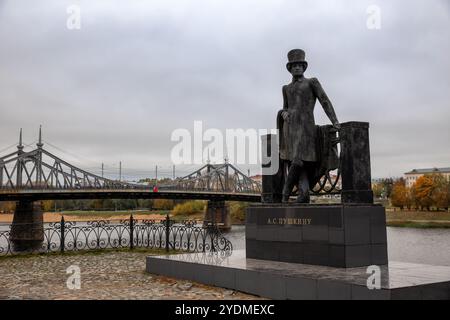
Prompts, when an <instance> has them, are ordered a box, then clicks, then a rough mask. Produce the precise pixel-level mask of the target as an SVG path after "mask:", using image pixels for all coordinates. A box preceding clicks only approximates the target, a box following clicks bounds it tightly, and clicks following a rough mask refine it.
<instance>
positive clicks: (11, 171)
mask: <svg viewBox="0 0 450 320" xmlns="http://www.w3.org/2000/svg"><path fill="white" fill-rule="evenodd" d="M43 146H44V144H43V143H42V131H41V129H39V139H38V143H37V145H36V148H35V149H34V150H31V151H25V150H24V145H23V143H22V130H21V131H20V137H19V144H18V146H17V150H16V151H15V152H12V153H10V154H7V155H5V156H0V201H18V200H22V199H30V200H47V199H102V198H143V199H145V198H168V199H204V200H236V201H251V202H259V201H260V200H261V184H260V183H259V182H257V181H254V180H252V179H251V178H249V177H248V176H246V175H245V174H243V173H242V172H241V171H239V170H238V169H237V168H236V167H235V166H233V165H232V164H229V163H225V164H214V165H213V164H206V165H204V166H203V167H201V168H200V169H198V170H196V171H195V172H193V173H191V174H189V175H187V176H185V177H183V178H180V179H177V180H175V181H174V182H173V183H171V184H167V185H160V186H158V191H157V192H154V191H153V188H152V187H153V186H149V185H142V184H133V183H128V182H124V181H119V180H112V179H107V178H104V177H101V176H98V175H95V174H92V173H90V172H87V171H85V170H83V169H80V168H78V167H76V166H73V165H71V164H70V163H68V162H66V161H64V160H63V159H61V158H59V157H58V156H56V155H54V154H52V153H51V152H49V151H47V150H45V149H44V148H43Z"/></svg>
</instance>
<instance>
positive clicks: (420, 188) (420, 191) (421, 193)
mask: <svg viewBox="0 0 450 320" xmlns="http://www.w3.org/2000/svg"><path fill="white" fill-rule="evenodd" d="M413 187H414V197H415V200H416V204H417V206H419V207H420V208H421V209H423V208H427V210H430V207H431V205H432V204H433V197H432V196H433V191H434V179H433V177H432V176H431V175H423V176H421V177H419V178H418V179H417V181H416V183H415V184H414V186H413Z"/></svg>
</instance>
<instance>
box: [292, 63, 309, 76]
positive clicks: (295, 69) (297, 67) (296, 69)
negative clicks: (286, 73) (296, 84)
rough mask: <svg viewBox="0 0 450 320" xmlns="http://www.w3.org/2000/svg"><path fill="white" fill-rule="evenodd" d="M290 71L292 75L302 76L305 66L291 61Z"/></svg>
mask: <svg viewBox="0 0 450 320" xmlns="http://www.w3.org/2000/svg"><path fill="white" fill-rule="evenodd" d="M290 72H291V74H292V75H293V76H294V77H299V76H302V75H303V72H305V66H304V65H303V63H293V64H292V65H291V70H290Z"/></svg>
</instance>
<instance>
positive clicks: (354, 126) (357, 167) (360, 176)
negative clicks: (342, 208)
mask: <svg viewBox="0 0 450 320" xmlns="http://www.w3.org/2000/svg"><path fill="white" fill-rule="evenodd" d="M339 136H340V140H341V176H342V192H341V201H342V203H373V192H372V185H371V183H372V179H371V174H370V148H369V123H368V122H356V121H351V122H345V123H342V127H341V130H340V132H339Z"/></svg>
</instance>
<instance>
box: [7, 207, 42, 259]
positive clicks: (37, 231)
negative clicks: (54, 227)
mask: <svg viewBox="0 0 450 320" xmlns="http://www.w3.org/2000/svg"><path fill="white" fill-rule="evenodd" d="M9 239H10V241H11V244H12V250H13V251H15V252H30V251H35V250H39V249H40V248H41V246H42V243H43V241H44V217H43V213H42V207H41V201H34V202H33V201H29V200H21V201H17V202H16V211H15V212H14V218H13V223H12V225H11V233H10V236H9Z"/></svg>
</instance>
